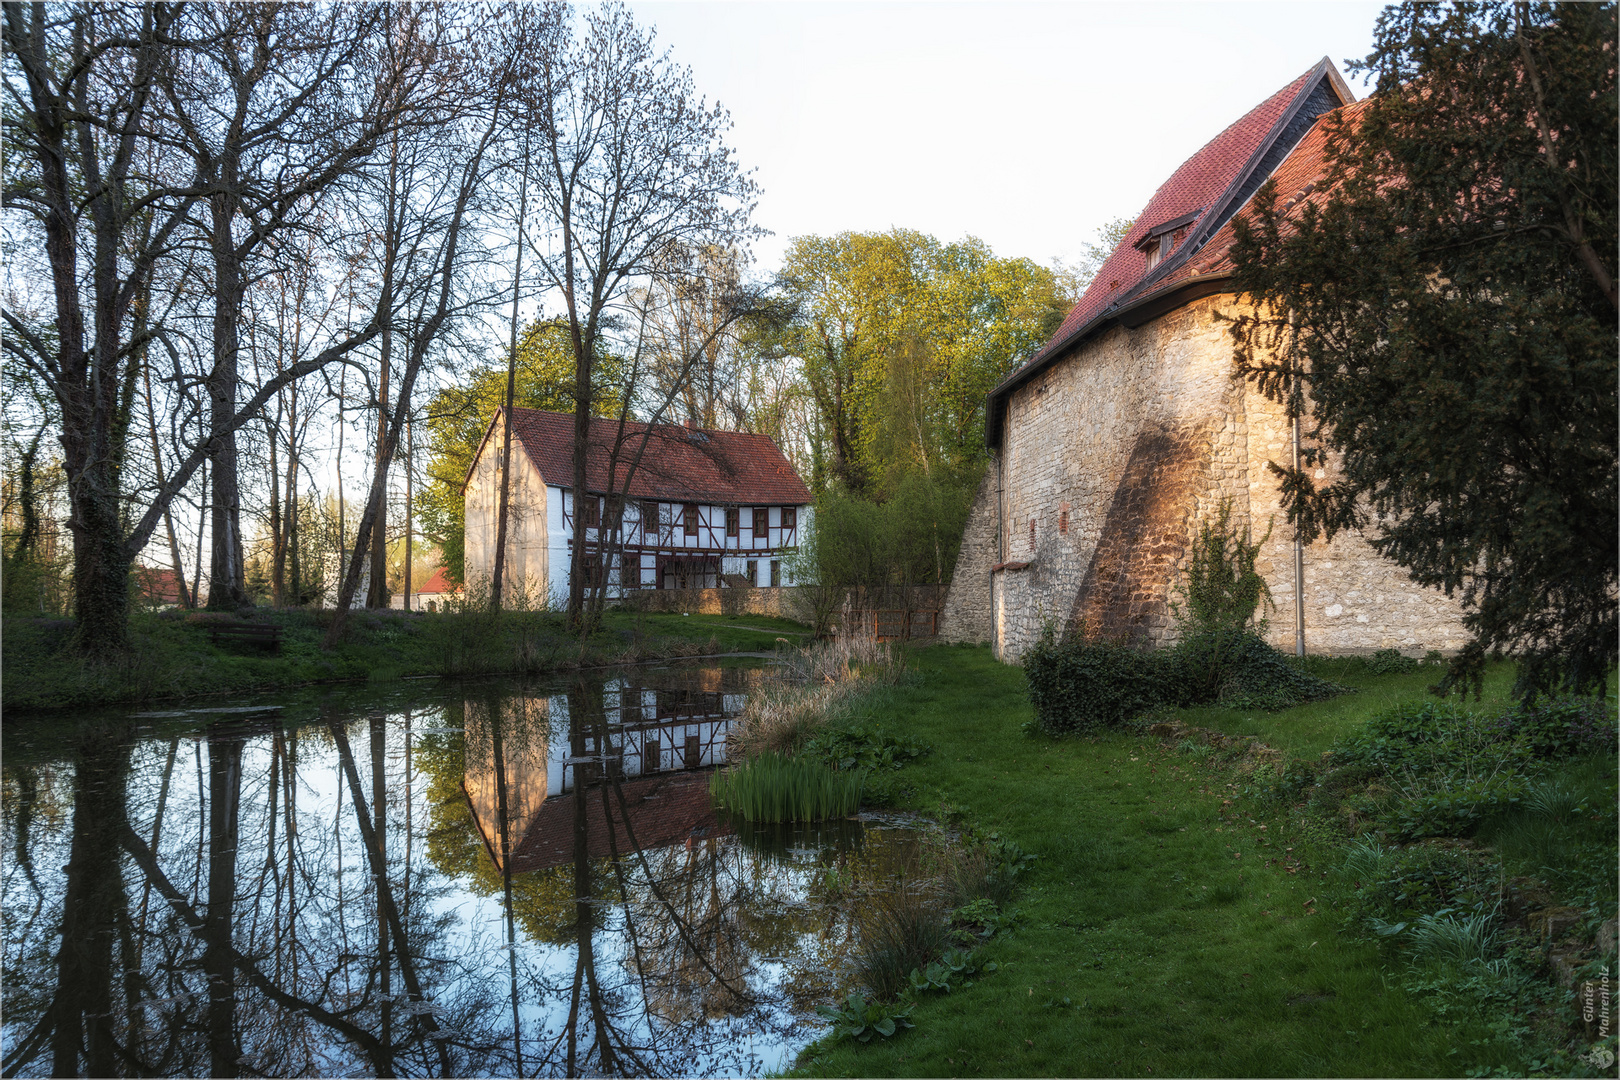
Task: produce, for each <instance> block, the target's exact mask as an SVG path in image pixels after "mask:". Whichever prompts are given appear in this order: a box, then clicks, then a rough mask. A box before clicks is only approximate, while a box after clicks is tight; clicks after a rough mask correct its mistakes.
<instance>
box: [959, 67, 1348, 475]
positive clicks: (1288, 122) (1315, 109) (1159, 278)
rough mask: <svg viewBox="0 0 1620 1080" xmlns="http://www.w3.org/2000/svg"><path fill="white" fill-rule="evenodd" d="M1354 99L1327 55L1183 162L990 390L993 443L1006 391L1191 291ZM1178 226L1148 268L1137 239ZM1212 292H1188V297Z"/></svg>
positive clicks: (987, 417) (996, 439)
mask: <svg viewBox="0 0 1620 1080" xmlns="http://www.w3.org/2000/svg"><path fill="white" fill-rule="evenodd" d="M1354 100H1355V95H1354V94H1353V93H1351V91H1350V88H1349V86H1348V85H1346V83H1345V81H1344V79H1343V78H1342V77H1341V76H1340V75H1339V72H1338V69H1337V68H1335V67H1334V66H1333V62H1332V61H1331V60H1329V59H1328V58H1327V57H1323V58H1322V59H1321V61H1319V62H1318V63H1317V64H1316V65H1315V66H1314V67H1312V68H1311V69H1310V70H1309V71H1307V72H1306V73H1305V74H1303V75H1301V76H1300V77H1299V78H1297V79H1294V80H1293V81H1292V82H1290V83H1289V84H1288V85H1287V86H1285V87H1283V88H1282V89H1281V90H1279V91H1277V92H1276V93H1275V94H1273V95H1271V97H1269V98H1267V99H1266V100H1265V101H1263V102H1261V103H1260V104H1259V105H1257V106H1256V107H1255V108H1253V109H1251V110H1250V111H1249V112H1248V113H1247V114H1245V115H1244V116H1243V117H1242V119H1240V120H1238V121H1237V122H1236V123H1234V124H1232V125H1231V126H1230V127H1228V128H1227V129H1226V130H1225V131H1222V132H1221V133H1220V134H1219V135H1217V136H1215V138H1213V139H1211V140H1210V141H1209V142H1208V143H1206V144H1205V145H1204V147H1203V148H1202V149H1201V150H1199V151H1198V153H1196V154H1194V155H1193V156H1192V157H1190V158H1188V159H1187V160H1186V161H1185V162H1183V163H1182V165H1181V167H1180V168H1178V169H1177V170H1176V171H1175V172H1174V173H1172V174H1171V176H1170V179H1168V180H1166V181H1165V182H1164V183H1163V184H1162V185H1160V187H1159V189H1158V190H1157V191H1156V192H1154V193H1153V198H1152V199H1150V200H1149V201H1148V204H1147V206H1146V207H1144V208H1143V209H1142V212H1141V213H1140V214H1138V215H1137V217H1136V221H1135V223H1134V224H1133V225H1132V226H1131V230H1130V231H1129V232H1128V233H1126V234H1125V237H1124V238H1123V239H1122V240H1121V241H1120V243H1119V246H1118V247H1116V248H1115V249H1114V251H1113V253H1112V254H1111V255H1109V257H1108V258H1107V259H1106V260H1105V261H1104V262H1103V265H1102V267H1101V268H1100V269H1099V270H1098V272H1097V276H1096V278H1095V279H1094V280H1093V281H1092V283H1091V287H1090V288H1088V289H1087V290H1086V293H1085V295H1084V296H1082V297H1081V298H1080V301H1079V302H1078V303H1077V304H1075V306H1074V307H1073V308H1072V309H1070V311H1069V314H1068V316H1067V317H1066V318H1065V319H1064V320H1063V324H1062V325H1061V326H1060V327H1059V328H1058V331H1057V333H1056V334H1054V335H1052V340H1051V341H1049V342H1047V343H1046V345H1045V346H1043V347H1042V348H1041V350H1040V351H1039V352H1038V353H1036V354H1035V355H1034V356H1033V357H1032V358H1031V359H1030V360H1029V362H1028V363H1026V364H1024V365H1023V366H1022V367H1020V368H1019V369H1018V370H1017V371H1014V372H1013V373H1012V374H1011V375H1008V376H1007V378H1005V379H1003V380H1002V382H1001V384H1000V385H998V386H997V387H996V388H995V389H994V390H992V391H991V392H990V400H989V407H988V408H987V410H986V413H985V435H986V439H987V441H988V442H989V443H990V445H992V446H995V445H996V444H997V443H999V441H1000V435H1001V421H1002V409H1003V407H1004V405H1005V402H1006V397H1007V395H1008V394H1009V393H1011V392H1012V391H1013V390H1014V389H1016V388H1017V387H1018V386H1019V385H1021V384H1022V383H1023V382H1024V381H1026V380H1027V379H1029V378H1030V377H1032V376H1033V375H1035V374H1036V373H1037V372H1039V371H1040V370H1042V369H1044V368H1045V367H1046V366H1047V365H1048V364H1050V363H1052V362H1053V361H1055V360H1056V359H1057V358H1058V357H1059V356H1061V355H1062V354H1064V353H1066V352H1067V351H1068V350H1070V349H1071V348H1073V347H1074V346H1075V345H1078V344H1079V343H1080V342H1081V341H1083V340H1085V339H1086V338H1088V337H1090V336H1092V335H1093V334H1094V333H1097V332H1099V331H1100V330H1102V329H1105V328H1106V327H1107V326H1108V325H1112V323H1113V321H1114V320H1115V318H1116V317H1117V316H1118V315H1119V314H1121V313H1122V312H1125V311H1127V310H1130V309H1135V308H1138V307H1140V306H1141V305H1142V304H1143V303H1144V302H1147V301H1151V300H1152V299H1154V298H1156V297H1160V296H1163V295H1165V294H1167V293H1171V292H1177V291H1180V290H1185V289H1186V288H1187V286H1188V283H1189V282H1190V281H1191V280H1192V279H1194V278H1195V277H1196V276H1197V275H1195V274H1194V273H1193V272H1192V271H1191V269H1190V268H1191V267H1192V266H1193V265H1195V263H1194V260H1197V261H1198V264H1200V265H1201V264H1202V263H1203V262H1204V261H1205V260H1203V259H1202V258H1200V256H1201V255H1202V254H1203V253H1204V252H1205V249H1206V248H1207V247H1208V244H1209V243H1210V241H1211V239H1212V238H1213V237H1214V236H1215V235H1216V234H1217V233H1219V232H1221V230H1223V229H1224V228H1225V227H1226V226H1227V224H1228V223H1229V222H1230V221H1231V219H1232V217H1233V215H1235V214H1236V213H1237V212H1238V211H1239V210H1241V209H1242V208H1243V206H1244V205H1245V204H1246V203H1247V202H1248V200H1249V198H1250V197H1251V196H1252V195H1253V194H1254V193H1255V191H1256V190H1258V189H1259V187H1260V186H1261V185H1262V184H1263V183H1265V181H1266V179H1267V178H1268V177H1269V176H1270V175H1271V174H1272V173H1273V172H1274V171H1275V170H1277V169H1278V167H1279V166H1281V165H1282V164H1283V162H1284V160H1285V159H1286V158H1287V157H1288V156H1289V154H1290V152H1291V151H1292V150H1293V149H1294V147H1295V146H1296V145H1298V144H1299V142H1300V140H1301V139H1302V138H1303V137H1304V136H1305V135H1306V134H1307V133H1308V132H1310V131H1311V130H1312V128H1313V125H1315V124H1316V121H1317V119H1318V118H1319V117H1321V116H1322V115H1323V114H1325V113H1327V112H1331V111H1332V110H1333V109H1336V108H1338V107H1340V106H1342V105H1345V104H1348V103H1350V102H1353V101H1354ZM1183 222H1187V223H1186V224H1182V223H1183ZM1172 224H1174V225H1176V226H1178V229H1182V228H1184V229H1185V232H1184V233H1182V238H1181V240H1180V241H1179V242H1178V243H1177V245H1176V247H1175V249H1174V250H1173V251H1172V252H1171V253H1170V254H1169V255H1168V256H1167V257H1165V258H1164V259H1163V260H1162V261H1160V262H1159V264H1158V265H1157V266H1155V267H1153V268H1152V269H1151V270H1149V269H1148V265H1147V253H1146V251H1144V250H1142V249H1141V248H1139V247H1138V245H1139V244H1142V243H1143V241H1144V240H1146V239H1147V238H1148V237H1149V236H1150V235H1151V234H1153V233H1154V232H1155V231H1156V230H1162V229H1164V228H1165V226H1167V225H1172ZM1228 231H1229V230H1228ZM1228 245H1230V241H1229V240H1228ZM1200 280H1202V279H1200ZM1213 291H1216V290H1215V289H1213V288H1206V291H1204V292H1196V291H1195V292H1189V293H1187V294H1186V295H1185V296H1184V298H1183V302H1186V301H1190V300H1193V299H1197V297H1198V296H1199V295H1208V293H1209V292H1213Z"/></svg>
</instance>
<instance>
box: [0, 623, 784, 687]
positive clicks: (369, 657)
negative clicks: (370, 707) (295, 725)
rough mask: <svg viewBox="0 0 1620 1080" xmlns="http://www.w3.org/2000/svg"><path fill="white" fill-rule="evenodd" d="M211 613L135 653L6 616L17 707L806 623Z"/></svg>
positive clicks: (146, 640) (61, 627)
mask: <svg viewBox="0 0 1620 1080" xmlns="http://www.w3.org/2000/svg"><path fill="white" fill-rule="evenodd" d="M208 617H209V616H208V614H207V613H200V615H199V616H194V617H193V618H192V619H188V618H186V617H184V616H183V614H182V613H180V612H165V613H160V614H150V613H138V614H136V615H135V616H133V617H132V619H131V621H130V637H131V640H132V643H133V648H132V649H131V652H130V654H129V655H128V656H127V657H120V658H116V659H111V660H107V661H103V662H94V661H91V662H87V661H86V660H85V659H84V658H83V657H81V656H78V655H76V654H74V653H73V652H71V651H70V650H69V649H68V647H67V645H68V639H69V637H70V636H71V634H72V632H73V624H72V623H71V622H70V621H68V620H63V619H19V618H7V619H6V620H5V623H4V627H3V629H0V660H3V663H4V679H5V682H4V698H5V706H6V708H7V709H8V710H18V711H25V710H26V711H32V710H43V709H64V708H83V707H87V706H95V705H113V704H123V703H137V702H142V703H144V702H152V701H161V700H166V699H175V698H188V697H198V696H206V695H213V694H226V693H241V692H243V691H249V690H273V689H287V688H291V687H297V686H306V685H310V684H314V683H330V682H348V681H366V680H370V681H381V680H390V679H401V678H416V677H431V676H440V677H462V676H481V675H504V674H512V675H534V674H542V673H544V672H547V671H566V670H573V669H578V668H583V667H597V666H603V665H608V664H623V663H635V662H639V661H643V660H657V659H672V658H678V657H688V656H701V655H710V654H715V653H728V652H766V651H772V650H774V649H775V648H776V647H777V644H778V639H779V638H784V637H785V638H789V639H791V640H794V641H797V640H799V638H798V637H797V636H796V635H797V634H798V633H801V632H802V631H803V630H804V627H802V626H799V625H798V624H796V623H791V622H787V621H786V620H781V619H768V618H752V617H749V618H734V617H725V616H706V615H690V616H684V615H679V614H643V613H631V612H617V611H610V612H608V613H607V614H606V616H605V618H604V620H603V623H602V626H601V628H600V629H599V630H598V631H597V632H596V633H595V634H593V635H591V636H590V637H588V638H583V639H582V638H579V637H576V636H573V635H571V634H569V633H568V632H567V631H566V630H565V629H564V627H563V623H562V616H561V615H558V614H555V613H549V612H503V613H501V614H499V615H492V614H490V613H488V612H483V611H467V612H453V613H437V614H420V613H414V612H403V611H356V612H353V613H352V614H351V616H350V618H349V622H348V625H347V627H346V629H345V634H344V639H343V641H342V642H341V643H340V644H339V645H338V646H337V647H336V648H334V649H332V650H331V651H325V650H323V649H322V648H321V643H322V641H323V640H324V638H325V635H326V631H327V628H328V627H329V626H330V625H331V617H332V615H331V612H328V611H309V610H301V609H288V610H273V609H269V608H259V609H256V610H255V611H253V612H252V613H251V614H250V615H248V616H245V618H246V619H247V620H248V621H251V622H256V623H263V624H266V625H270V626H275V627H278V628H279V629H280V630H281V646H280V649H279V651H277V652H275V653H269V652H266V651H264V650H263V649H261V648H258V647H256V646H253V645H232V644H225V645H214V644H212V643H211V642H210V639H209V635H208V631H207V624H206V621H198V619H201V620H206V619H207V618H208Z"/></svg>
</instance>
